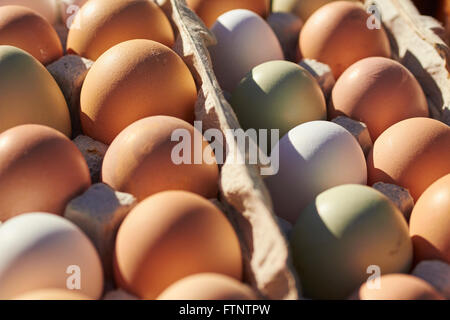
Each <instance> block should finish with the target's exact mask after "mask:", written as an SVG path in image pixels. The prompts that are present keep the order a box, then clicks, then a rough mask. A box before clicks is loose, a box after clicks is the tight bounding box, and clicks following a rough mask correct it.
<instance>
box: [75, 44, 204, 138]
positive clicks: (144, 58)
mask: <svg viewBox="0 0 450 320" xmlns="http://www.w3.org/2000/svg"><path fill="white" fill-rule="evenodd" d="M196 99H197V89H196V86H195V82H194V78H193V77H192V74H191V73H190V71H189V69H188V67H187V66H186V64H185V63H184V62H183V60H182V59H181V58H180V57H179V56H178V55H177V54H176V53H175V52H174V51H172V49H170V48H168V47H166V46H164V45H162V44H160V43H158V42H155V41H151V40H142V39H139V40H130V41H126V42H123V43H120V44H118V45H116V46H114V47H113V48H111V49H109V50H108V51H107V52H105V53H104V54H103V55H102V56H101V57H100V58H99V59H98V60H97V61H96V62H95V63H94V65H93V66H92V68H91V69H90V70H89V73H88V74H87V76H86V80H85V81H84V84H83V87H82V90H81V124H82V127H83V131H84V132H85V133H86V134H87V135H88V136H90V137H92V138H94V139H96V140H99V141H101V142H103V143H106V144H110V143H111V142H112V141H113V140H114V138H115V137H116V136H117V135H118V134H119V133H120V132H121V131H122V130H123V129H125V128H126V127H127V126H129V125H130V124H132V123H133V122H135V121H137V120H139V119H142V118H145V117H149V116H155V115H167V116H173V117H177V118H180V119H183V120H185V121H188V122H193V120H194V105H195V101H196Z"/></svg>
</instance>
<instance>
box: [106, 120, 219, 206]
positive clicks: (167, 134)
mask: <svg viewBox="0 0 450 320" xmlns="http://www.w3.org/2000/svg"><path fill="white" fill-rule="evenodd" d="M175 130H178V131H179V132H180V131H181V132H182V133H183V134H185V135H186V137H185V138H183V139H184V140H183V141H180V142H178V141H172V135H173V134H174V133H176V132H175ZM185 139H188V140H189V141H188V140H185ZM183 142H187V143H188V145H187V148H186V150H185V152H189V153H190V154H189V155H188V156H187V159H185V161H184V163H179V164H178V160H181V159H179V158H177V159H176V158H175V157H178V154H179V153H178V152H177V150H176V147H177V146H182V144H180V143H183ZM200 153H202V154H203V155H207V156H209V157H208V158H206V157H205V158H204V161H201V163H200V164H195V154H197V158H200V157H201V156H202V154H200ZM186 154H187V153H186ZM200 159H201V158H200ZM102 177H103V182H104V183H106V184H108V185H110V186H111V187H113V188H114V189H116V190H119V191H123V192H128V193H131V194H133V195H134V196H136V197H137V198H138V199H139V200H143V199H145V198H146V197H148V196H150V195H152V194H155V193H157V192H161V191H166V190H186V191H190V192H194V193H197V194H200V195H201V196H204V197H206V198H215V197H216V196H217V193H218V180H219V169H218V166H217V163H216V160H215V158H214V154H213V151H212V149H211V147H210V146H209V144H208V142H207V141H205V140H204V139H203V138H202V134H201V133H200V132H199V131H198V130H197V129H195V128H194V127H193V126H192V125H190V124H189V123H187V122H185V121H183V120H180V119H177V118H173V117H167V116H155V117H149V118H145V119H142V120H140V121H137V122H135V123H133V124H132V125H130V126H129V127H127V128H126V129H125V130H124V131H122V132H121V133H120V134H119V135H118V136H117V138H116V139H115V140H114V142H113V143H112V144H111V146H110V147H109V149H108V151H107V152H106V156H105V159H104V161H103V167H102Z"/></svg>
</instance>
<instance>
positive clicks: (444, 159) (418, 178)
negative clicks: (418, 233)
mask: <svg viewBox="0 0 450 320" xmlns="http://www.w3.org/2000/svg"><path fill="white" fill-rule="evenodd" d="M449 146H450V127H449V126H447V125H446V124H444V123H442V122H440V121H438V120H433V119H429V118H412V119H407V120H403V121H401V122H399V123H397V124H394V125H393V126H391V127H390V128H389V129H387V130H386V131H385V132H383V133H382V134H381V136H380V137H379V138H378V139H377V140H376V141H375V143H374V147H373V149H372V151H371V152H370V153H369V156H368V161H367V168H368V175H369V185H373V184H375V183H376V182H379V181H381V182H386V183H392V184H396V185H398V186H401V187H403V188H406V189H408V190H409V192H410V193H411V196H412V197H413V198H414V201H417V200H418V199H419V197H420V195H421V194H422V193H423V192H424V191H425V190H426V189H427V188H428V187H429V186H430V185H431V184H432V183H433V182H435V181H436V180H438V179H439V178H441V177H443V176H445V175H447V174H449V173H450V148H449Z"/></svg>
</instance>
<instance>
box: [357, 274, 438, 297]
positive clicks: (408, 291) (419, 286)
mask: <svg viewBox="0 0 450 320" xmlns="http://www.w3.org/2000/svg"><path fill="white" fill-rule="evenodd" d="M379 281H380V287H379V288H376V287H373V288H370V286H368V284H367V283H364V284H363V285H362V286H361V288H360V289H359V291H358V292H357V293H356V294H355V297H356V298H357V299H358V300H444V297H443V296H442V295H441V294H440V293H439V292H437V291H436V290H435V289H434V288H433V287H432V286H431V285H430V284H428V283H427V282H425V281H424V280H422V279H420V278H417V277H414V276H411V275H408V274H388V275H383V276H381V277H380V278H379Z"/></svg>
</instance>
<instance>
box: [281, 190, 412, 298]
mask: <svg viewBox="0 0 450 320" xmlns="http://www.w3.org/2000/svg"><path fill="white" fill-rule="evenodd" d="M290 245H291V249H292V254H293V260H294V266H295V268H296V270H297V272H298V274H299V277H300V279H301V280H302V288H303V290H304V294H305V296H306V297H308V298H312V299H345V298H347V297H348V296H350V294H351V293H352V292H353V291H354V290H355V288H357V287H359V286H360V285H361V284H362V283H363V282H364V281H366V280H367V279H368V278H369V276H370V274H368V273H367V268H368V267H369V266H371V265H375V266H378V267H380V270H381V273H382V274H388V273H394V272H398V273H403V272H408V271H409V269H410V267H411V263H412V243H411V239H410V237H409V234H408V225H407V223H406V221H405V219H404V218H403V215H402V213H401V212H400V211H399V210H398V209H397V208H396V207H395V205H394V204H393V203H392V202H391V201H389V199H388V198H387V197H385V196H384V195H383V194H382V193H380V192H378V191H376V190H375V189H372V188H369V187H367V186H361V185H343V186H338V187H335V188H332V189H329V190H327V191H325V192H323V193H321V194H320V195H318V196H317V198H316V199H315V200H313V201H312V202H311V203H310V205H309V206H308V207H307V208H306V209H305V210H303V211H302V212H301V214H300V216H299V219H298V220H297V223H296V225H295V226H294V229H293V231H292V233H291V239H290Z"/></svg>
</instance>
